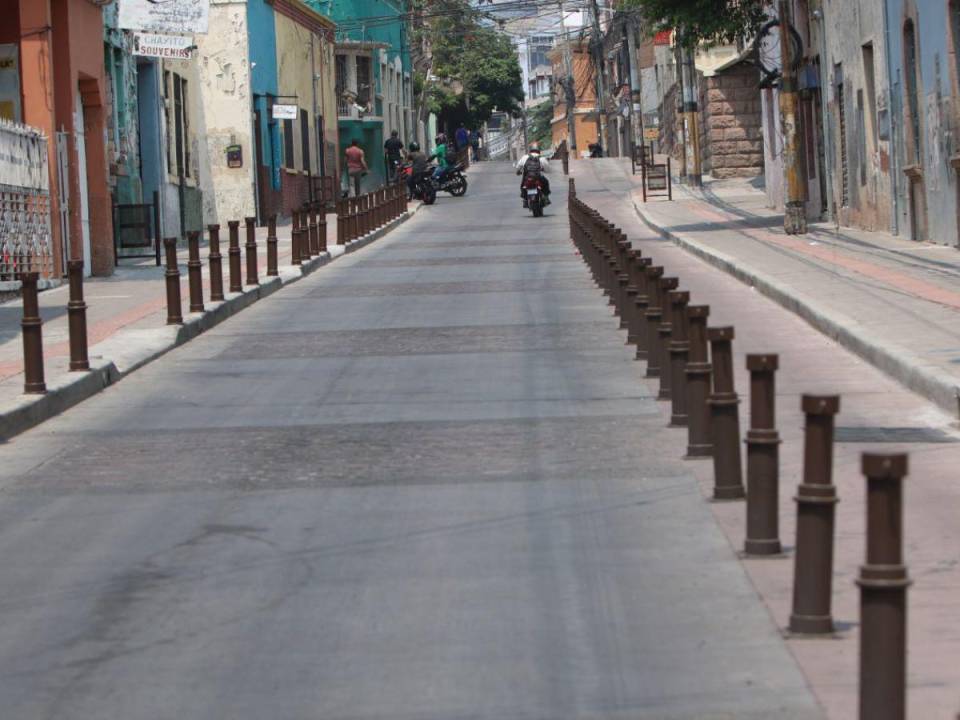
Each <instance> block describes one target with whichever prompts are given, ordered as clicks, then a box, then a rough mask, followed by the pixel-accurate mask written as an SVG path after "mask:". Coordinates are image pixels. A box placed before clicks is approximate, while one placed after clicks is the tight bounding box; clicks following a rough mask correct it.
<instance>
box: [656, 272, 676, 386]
mask: <svg viewBox="0 0 960 720" xmlns="http://www.w3.org/2000/svg"><path fill="white" fill-rule="evenodd" d="M678 284H679V281H678V280H677V278H660V324H659V325H658V326H657V337H658V340H659V345H660V358H659V359H660V390H659V392H658V394H657V399H658V400H669V399H670V381H671V379H672V378H671V377H670V376H671V371H670V368H671V365H670V332H671V330H672V329H673V327H672V317H673V316H672V311H671V306H670V293H671V292H672V291H673V290H676V289H677V285H678Z"/></svg>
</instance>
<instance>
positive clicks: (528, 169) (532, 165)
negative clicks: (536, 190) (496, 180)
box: [516, 142, 550, 207]
mask: <svg viewBox="0 0 960 720" xmlns="http://www.w3.org/2000/svg"><path fill="white" fill-rule="evenodd" d="M516 168H517V175H520V197H522V198H523V206H524V207H527V194H526V193H525V192H524V191H523V184H524V183H525V182H526V180H527V177H529V176H530V175H534V174H536V175H539V176H540V184H541V186H542V189H543V204H544V205H549V204H550V181H549V180H548V179H547V176H546V173H547V172H548V171H549V166H548V164H547V159H546V158H545V157H543V156H542V155H541V154H540V143H537V142H534V143H531V144H530V148H529V150H528V151H527V154H526V155H524V156H523V157H522V158H520V159H519V160H518V161H517V164H516Z"/></svg>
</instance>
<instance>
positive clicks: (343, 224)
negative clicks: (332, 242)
mask: <svg viewBox="0 0 960 720" xmlns="http://www.w3.org/2000/svg"><path fill="white" fill-rule="evenodd" d="M335 207H336V211H337V245H343V238H344V237H345V236H346V234H347V203H346V201H345V200H337V203H336V205H335Z"/></svg>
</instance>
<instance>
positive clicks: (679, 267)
mask: <svg viewBox="0 0 960 720" xmlns="http://www.w3.org/2000/svg"><path fill="white" fill-rule="evenodd" d="M591 165H592V166H591ZM591 165H588V164H586V163H575V164H573V163H572V164H571V166H572V174H573V175H574V176H575V177H576V179H577V192H578V196H579V198H580V199H581V200H583V201H584V202H586V203H587V204H588V205H590V206H591V207H594V208H596V209H597V210H599V211H600V212H601V213H602V214H603V215H604V216H605V217H606V218H608V219H609V220H610V221H611V222H614V223H616V224H617V225H618V226H619V227H621V228H623V230H624V232H626V234H627V236H628V238H629V240H630V241H631V242H632V243H633V246H634V247H635V248H638V249H640V250H641V251H642V252H643V254H644V255H645V256H648V257H652V258H653V259H654V261H655V263H656V264H658V265H663V266H665V267H666V268H667V274H668V275H670V276H676V277H679V278H680V283H681V288H682V289H684V290H689V291H690V293H691V303H692V304H708V305H709V306H710V320H709V324H710V325H711V326H723V325H734V326H735V328H736V339H735V341H734V353H735V357H734V368H735V375H736V386H737V390H738V392H739V393H740V397H741V405H740V425H741V437H744V436H745V431H746V428H747V423H748V420H749V411H748V408H749V403H748V398H749V393H748V387H749V385H748V381H749V378H748V375H747V372H746V368H745V355H746V354H747V353H778V354H779V355H780V370H779V371H778V373H777V388H776V390H777V394H776V426H777V428H778V429H779V432H780V436H781V439H782V441H783V442H782V445H780V493H779V510H780V511H779V522H780V538H781V540H782V541H783V542H784V551H785V554H784V555H783V556H780V557H771V558H761V559H756V558H745V559H744V560H743V566H744V570H745V571H746V573H747V574H748V576H749V577H750V579H751V581H752V582H753V585H754V587H755V589H756V591H757V593H758V594H759V595H760V596H761V597H762V598H763V600H764V602H765V603H766V605H767V607H768V609H769V611H770V613H771V616H772V617H773V618H774V620H775V622H776V623H777V625H778V626H779V627H781V628H784V627H786V626H787V624H788V617H789V613H790V606H791V598H792V584H793V563H794V554H793V553H794V547H793V545H794V540H795V518H796V504H795V503H794V500H793V495H794V494H795V489H796V487H797V485H798V483H799V482H800V480H801V477H802V470H803V427H804V416H803V414H802V413H801V411H800V395H801V394H802V393H815V394H839V395H840V396H841V405H840V413H839V415H838V416H837V417H836V425H837V436H836V440H837V441H836V444H835V446H834V452H833V458H834V460H833V468H834V476H833V479H834V482H835V484H836V486H837V492H838V495H839V498H840V503H839V504H838V505H837V510H836V513H837V514H836V533H835V549H834V574H833V593H832V600H833V617H834V620H835V622H836V627H837V632H836V633H835V634H834V635H832V636H830V637H829V638H822V639H815V638H804V637H797V636H792V637H791V636H787V639H786V641H787V644H788V647H789V648H790V650H791V652H792V653H793V654H794V656H795V657H796V659H797V661H798V662H799V664H800V666H801V669H802V670H803V672H804V674H805V676H806V677H807V680H808V682H809V683H810V686H811V688H812V689H813V691H814V693H815V695H816V697H817V699H818V700H819V702H820V703H821V704H822V705H823V707H824V709H825V710H826V713H827V716H828V717H829V718H831V719H835V720H848V719H849V718H854V717H856V716H857V692H858V665H857V663H858V652H859V651H858V642H859V608H858V603H859V588H858V587H857V586H856V584H855V582H854V579H855V578H856V577H857V574H858V572H859V566H860V565H861V564H862V563H863V561H864V551H865V536H864V533H865V529H864V524H865V523H864V521H865V504H864V500H865V481H864V478H863V476H862V474H861V470H860V457H861V454H862V453H863V452H866V451H879V452H907V453H909V475H908V477H907V478H906V480H905V482H904V521H903V522H904V532H905V554H906V563H907V565H908V567H909V573H910V576H911V578H912V579H913V583H914V584H913V585H912V586H911V587H910V588H909V591H908V601H907V604H908V632H907V636H908V646H909V647H908V650H909V652H908V660H907V667H908V678H907V680H908V716H909V717H913V718H944V719H947V718H954V717H956V716H957V711H958V709H960V671H958V670H957V668H958V667H960V635H958V634H957V633H956V632H952V631H951V630H950V628H951V627H952V626H953V622H954V621H953V615H954V614H955V612H954V606H955V605H956V598H957V597H960V562H958V557H957V547H958V543H960V529H958V525H957V522H956V519H955V516H956V508H957V507H958V506H960V485H958V484H957V482H956V478H955V472H954V470H953V469H954V468H955V467H956V466H957V464H958V463H960V432H958V427H957V423H956V422H954V418H955V415H953V416H951V415H947V414H946V413H943V412H941V411H940V410H938V409H937V408H936V407H934V406H933V405H931V403H930V402H928V401H927V400H925V399H924V398H922V397H919V396H918V395H916V394H914V393H912V392H910V391H908V390H906V389H904V388H903V387H902V386H900V385H898V384H897V383H896V382H894V381H892V380H891V379H890V378H889V377H885V376H884V375H883V374H881V372H879V371H878V370H877V369H876V368H875V367H871V366H870V365H869V364H868V363H867V362H865V361H864V360H863V359H861V358H858V357H856V356H854V355H852V354H851V353H850V352H848V351H846V350H845V349H844V348H842V347H840V346H838V345H837V343H835V342H833V341H832V340H831V339H829V338H827V337H825V336H824V335H823V334H821V333H820V332H818V331H817V330H815V329H814V328H813V327H811V326H810V325H809V324H807V323H804V322H803V321H802V320H800V319H799V318H798V317H797V316H796V315H795V314H793V313H792V312H788V311H787V310H785V309H784V307H783V306H782V305H783V304H785V303H781V304H778V303H775V302H772V301H771V300H770V299H767V298H765V297H763V296H762V295H761V294H759V293H757V292H755V290H754V289H753V288H751V287H749V286H747V285H745V284H743V283H742V282H738V281H737V280H735V279H734V278H733V277H731V276H730V275H729V274H725V273H722V272H718V269H717V268H716V267H711V266H710V265H708V264H706V263H704V262H702V261H701V260H700V259H699V258H698V257H696V256H694V255H693V254H691V253H689V252H685V251H684V250H682V249H681V248H680V247H678V246H677V245H676V244H673V243H669V242H665V241H664V240H663V239H662V238H661V237H659V236H658V235H657V233H655V232H654V231H653V230H651V229H650V228H648V227H647V226H646V225H644V224H643V223H642V222H641V221H640V220H639V219H638V218H637V215H636V213H635V211H634V208H633V207H632V206H631V203H630V198H629V194H630V192H631V187H630V185H631V183H630V182H629V181H625V180H624V178H623V176H622V174H621V175H620V176H619V177H614V178H613V180H610V179H609V178H607V177H606V174H607V173H608V172H610V170H609V169H607V168H604V167H603V166H601V165H593V164H592V163H591ZM596 170H599V171H600V173H599V175H600V177H598V173H596V172H595V171H596ZM627 173H629V166H628V167H627ZM611 186H613V187H614V188H617V189H616V190H610V189H608V188H610V187H611ZM697 202H699V201H695V200H678V201H675V203H674V207H676V208H681V207H683V208H685V210H683V211H681V210H679V209H677V210H674V207H671V208H669V209H668V210H662V209H661V205H660V204H659V203H658V204H657V205H656V208H655V210H656V211H660V215H659V218H660V219H663V218H664V217H666V216H667V214H668V212H669V213H674V212H676V213H678V215H677V216H675V217H677V219H678V220H679V219H680V217H679V215H684V214H685V218H686V219H685V221H684V224H685V225H688V226H699V225H700V224H701V222H702V221H700V220H698V219H697V218H696V217H695V216H694V214H693V213H694V210H698V209H702V210H703V211H705V212H706V211H710V212H713V210H712V209H711V208H706V207H703V208H699V207H698V206H697V204H696V203H697ZM666 205H667V204H666V203H663V206H666ZM758 224H759V223H758ZM697 232H701V233H707V232H709V231H708V230H706V229H702V230H698V231H697ZM721 233H722V234H721V236H720V237H719V238H714V237H709V238H707V237H701V242H702V243H704V244H706V243H707V242H708V241H716V242H717V243H718V244H720V245H722V249H723V251H725V252H728V251H729V250H730V248H728V247H727V245H724V244H723V243H727V244H733V243H735V242H738V241H737V239H736V237H735V235H734V233H732V232H730V230H729V228H723V229H722V230H721ZM776 234H777V233H776V231H773V232H771V235H773V236H774V237H775V236H776ZM781 237H782V236H781ZM809 240H810V241H814V240H813V238H810V239H809ZM751 242H752V243H753V244H754V245H755V246H756V247H757V252H758V253H759V251H761V250H764V249H765V248H763V247H762V244H761V241H759V240H756V239H752V240H751ZM898 242H899V241H898ZM778 247H779V246H778ZM811 247H814V248H815V247H817V246H816V245H813V246H811ZM708 249H711V250H713V249H714V248H708ZM864 252H867V251H866V250H865V251H864ZM933 252H942V253H944V254H945V255H946V254H947V253H949V252H952V251H949V250H944V251H933ZM781 256H782V258H783V262H784V263H787V262H790V263H791V265H790V268H791V269H792V270H793V271H794V272H798V273H799V276H798V278H797V282H800V281H801V280H803V279H804V278H807V277H809V276H811V275H812V274H813V270H812V269H811V268H807V269H803V268H801V267H800V262H799V259H798V258H795V256H794V255H793V254H792V253H788V252H783V253H781ZM751 260H752V258H751ZM811 262H812V261H811ZM871 264H872V265H874V266H882V263H881V261H880V260H875V261H873V262H872V263H871ZM724 269H725V270H728V271H729V270H730V268H724ZM914 272H918V273H919V270H914ZM734 274H735V273H734ZM778 277H779V278H780V279H781V280H782V281H783V282H784V283H786V282H788V281H789V280H790V271H789V270H787V269H784V270H783V271H781V272H780V273H778ZM833 282H836V283H837V284H839V282H840V281H839V280H834V281H833ZM926 282H927V283H928V284H934V283H933V281H932V280H926ZM878 285H879V283H878ZM825 300H830V298H825ZM918 302H919V301H918ZM926 302H928V303H930V305H932V306H936V304H935V303H932V302H930V301H926ZM854 310H856V309H854ZM950 312H953V311H952V310H951V311H950ZM918 335H919V333H918ZM638 366H639V367H640V369H639V370H638V375H639V374H641V372H642V366H640V365H639V364H638ZM651 387H653V385H652V386H651ZM662 416H663V422H664V425H666V424H667V421H668V419H669V416H670V412H669V404H668V403H665V404H664V405H663V407H662ZM670 432H672V433H673V438H672V442H664V444H663V447H664V452H675V453H676V454H677V455H681V454H683V452H684V449H685V448H686V442H687V434H686V431H685V430H674V431H670ZM671 445H672V446H673V447H672V448H671ZM690 468H691V471H692V472H694V473H695V474H696V476H697V477H698V479H699V480H700V482H701V487H702V491H703V495H704V497H705V501H706V498H709V497H710V496H711V495H712V489H713V467H712V463H710V462H697V461H692V462H691V463H690ZM711 508H712V509H713V513H714V516H715V517H716V519H717V521H718V522H719V523H720V525H721V527H722V528H723V529H724V532H725V533H726V535H727V538H728V540H729V542H730V545H731V548H732V549H733V550H734V551H737V552H739V551H740V550H741V549H742V547H743V540H744V514H745V507H744V503H743V502H713V503H711ZM691 621H694V620H693V619H691ZM730 621H731V622H736V618H733V617H731V618H730Z"/></svg>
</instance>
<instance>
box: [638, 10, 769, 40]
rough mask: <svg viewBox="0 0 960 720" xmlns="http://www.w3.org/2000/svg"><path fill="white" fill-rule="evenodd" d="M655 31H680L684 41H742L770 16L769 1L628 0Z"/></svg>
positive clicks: (649, 27)
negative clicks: (768, 13)
mask: <svg viewBox="0 0 960 720" xmlns="http://www.w3.org/2000/svg"><path fill="white" fill-rule="evenodd" d="M627 3H628V5H629V6H630V7H631V8H633V9H635V10H636V11H637V12H638V13H639V15H640V17H641V18H642V21H643V23H644V25H645V26H646V27H647V28H648V29H649V30H650V31H651V32H658V31H660V30H671V29H674V28H676V29H677V30H678V31H679V35H678V37H679V40H680V43H681V44H682V45H684V46H686V47H692V46H694V45H697V44H699V43H701V42H706V43H709V44H714V43H742V44H745V43H747V42H749V41H750V40H752V39H753V38H754V36H756V34H757V31H758V30H759V29H760V26H761V25H762V24H763V23H764V22H765V21H766V20H767V19H768V16H767V10H766V9H767V8H768V7H769V6H770V4H771V3H770V1H769V0H627Z"/></svg>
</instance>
